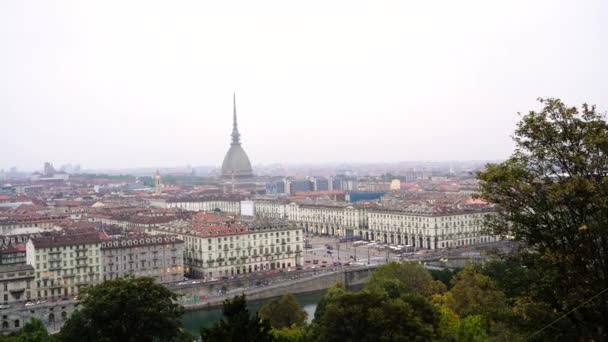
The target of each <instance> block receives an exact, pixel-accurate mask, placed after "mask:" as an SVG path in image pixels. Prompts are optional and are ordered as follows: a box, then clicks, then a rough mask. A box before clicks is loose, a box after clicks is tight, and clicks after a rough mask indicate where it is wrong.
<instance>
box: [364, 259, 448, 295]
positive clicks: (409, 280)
mask: <svg viewBox="0 0 608 342" xmlns="http://www.w3.org/2000/svg"><path fill="white" fill-rule="evenodd" d="M397 287H398V288H400V289H401V290H403V291H408V292H413V293H417V294H420V295H423V296H427V297H430V296H432V295H433V294H435V293H442V292H445V290H446V287H445V285H443V283H441V282H440V281H436V280H433V277H432V276H431V274H430V273H429V272H428V271H427V270H426V269H425V268H424V267H423V266H422V265H420V264H418V263H415V262H401V263H398V262H390V263H388V264H384V265H382V266H380V267H378V268H377V269H376V271H374V273H373V274H372V276H371V277H370V278H369V280H368V281H367V282H366V284H365V288H366V289H368V290H374V289H384V290H387V291H389V292H392V293H393V294H395V291H401V290H400V289H398V288H397Z"/></svg>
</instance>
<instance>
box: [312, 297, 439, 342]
mask: <svg viewBox="0 0 608 342" xmlns="http://www.w3.org/2000/svg"><path fill="white" fill-rule="evenodd" d="M438 323H439V321H438V315H437V314H436V312H435V310H434V308H433V307H432V305H431V304H430V303H429V302H428V300H426V299H425V298H424V297H422V296H419V295H417V294H412V293H406V294H404V295H402V296H401V297H398V298H390V297H389V296H388V295H387V294H386V293H384V292H382V291H367V290H363V291H360V292H350V291H335V292H334V293H332V294H330V296H329V298H328V299H327V300H326V302H325V304H324V308H323V312H322V314H321V315H319V316H317V315H315V319H314V321H313V324H312V325H311V332H310V334H311V337H310V339H311V340H314V341H330V342H331V341H430V340H432V339H433V338H434V336H435V334H436V330H437V328H438Z"/></svg>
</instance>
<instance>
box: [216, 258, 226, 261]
mask: <svg viewBox="0 0 608 342" xmlns="http://www.w3.org/2000/svg"><path fill="white" fill-rule="evenodd" d="M215 261H217V262H222V261H224V258H217V259H215Z"/></svg>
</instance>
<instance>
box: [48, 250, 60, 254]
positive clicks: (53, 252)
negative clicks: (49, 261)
mask: <svg viewBox="0 0 608 342" xmlns="http://www.w3.org/2000/svg"><path fill="white" fill-rule="evenodd" d="M49 254H61V251H50V252H49Z"/></svg>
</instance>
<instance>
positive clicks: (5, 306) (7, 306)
mask: <svg viewBox="0 0 608 342" xmlns="http://www.w3.org/2000/svg"><path fill="white" fill-rule="evenodd" d="M10 307H11V306H10V305H0V309H8V308H10Z"/></svg>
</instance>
